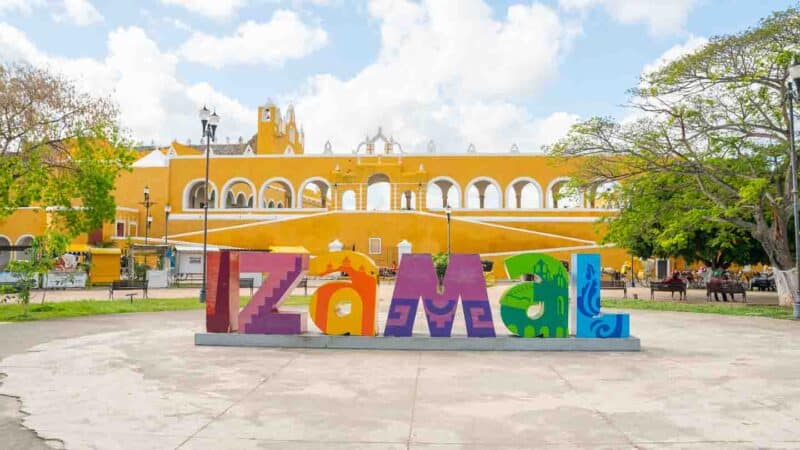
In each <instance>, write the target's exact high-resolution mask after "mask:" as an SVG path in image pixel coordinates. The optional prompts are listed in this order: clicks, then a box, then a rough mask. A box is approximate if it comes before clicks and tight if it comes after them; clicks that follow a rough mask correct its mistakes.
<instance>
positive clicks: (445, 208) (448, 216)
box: [444, 204, 453, 261]
mask: <svg viewBox="0 0 800 450" xmlns="http://www.w3.org/2000/svg"><path fill="white" fill-rule="evenodd" d="M444 213H445V214H447V260H448V261H450V214H452V213H453V209H452V208H450V205H449V204H448V205H447V206H445V207H444Z"/></svg>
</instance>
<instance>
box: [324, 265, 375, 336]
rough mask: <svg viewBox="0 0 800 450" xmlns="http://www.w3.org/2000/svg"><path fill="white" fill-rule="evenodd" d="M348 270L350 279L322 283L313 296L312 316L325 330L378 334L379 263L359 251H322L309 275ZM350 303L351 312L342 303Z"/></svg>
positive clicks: (325, 331)
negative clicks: (376, 298) (324, 252)
mask: <svg viewBox="0 0 800 450" xmlns="http://www.w3.org/2000/svg"><path fill="white" fill-rule="evenodd" d="M334 272H344V273H346V274H347V275H348V276H349V277H350V281H331V282H328V283H325V284H323V285H322V286H320V287H319V288H318V289H317V290H316V292H314V296H313V297H312V298H311V304H310V305H309V306H308V311H309V312H310V313H311V320H312V321H314V324H315V325H316V326H317V328H319V329H320V331H322V332H323V333H325V334H350V335H353V336H375V334H376V326H375V323H376V320H377V313H378V308H377V304H376V300H375V293H376V292H375V291H376V289H377V285H378V267H377V266H376V265H375V262H373V261H372V258H370V257H369V256H367V255H364V254H362V253H356V252H349V251H345V252H333V253H327V254H324V255H320V256H318V257H316V258H314V259H313V260H311V263H310V265H309V269H308V274H309V275H319V276H322V275H327V274H330V273H334ZM346 303H350V308H351V309H350V312H349V313H344V312H343V311H342V306H344V305H345V304H346Z"/></svg>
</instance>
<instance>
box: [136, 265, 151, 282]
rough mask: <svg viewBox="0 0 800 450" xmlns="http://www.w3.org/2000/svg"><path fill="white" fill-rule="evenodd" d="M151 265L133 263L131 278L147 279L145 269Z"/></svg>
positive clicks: (148, 268)
mask: <svg viewBox="0 0 800 450" xmlns="http://www.w3.org/2000/svg"><path fill="white" fill-rule="evenodd" d="M150 269H152V267H150V266H148V265H147V264H143V263H138V262H137V263H134V265H133V278H134V279H135V280H138V281H145V280H146V279H147V271H148V270H150Z"/></svg>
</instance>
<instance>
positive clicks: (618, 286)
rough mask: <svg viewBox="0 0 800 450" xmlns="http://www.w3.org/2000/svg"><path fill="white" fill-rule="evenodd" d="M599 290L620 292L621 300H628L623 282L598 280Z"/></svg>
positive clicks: (626, 287) (625, 285)
mask: <svg viewBox="0 0 800 450" xmlns="http://www.w3.org/2000/svg"><path fill="white" fill-rule="evenodd" d="M600 289H609V290H612V291H622V298H628V285H627V284H626V283H625V280H600Z"/></svg>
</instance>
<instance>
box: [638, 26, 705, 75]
mask: <svg viewBox="0 0 800 450" xmlns="http://www.w3.org/2000/svg"><path fill="white" fill-rule="evenodd" d="M707 43H708V39H706V38H704V37H702V36H694V35H692V36H689V38H688V39H687V40H686V42H684V43H682V44H676V45H674V46H672V47H670V48H669V50H667V51H665V52H664V53H662V54H661V56H659V57H658V58H656V60H655V61H653V62H651V63H649V64H646V65H645V66H644V68H643V69H642V75H644V74H647V73H650V72H654V71H656V70H658V69H661V68H663V67H666V65H667V64H669V63H671V62H672V61H675V60H677V59H678V58H680V57H682V56H684V55H688V54H689V53H692V52H694V51H695V50H699V49H700V48H701V47H703V46H704V45H706V44H707Z"/></svg>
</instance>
